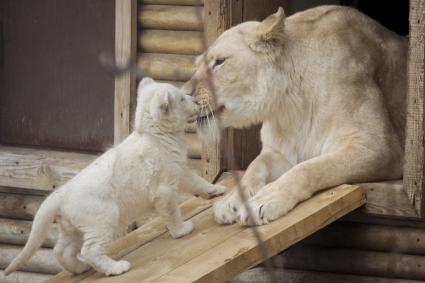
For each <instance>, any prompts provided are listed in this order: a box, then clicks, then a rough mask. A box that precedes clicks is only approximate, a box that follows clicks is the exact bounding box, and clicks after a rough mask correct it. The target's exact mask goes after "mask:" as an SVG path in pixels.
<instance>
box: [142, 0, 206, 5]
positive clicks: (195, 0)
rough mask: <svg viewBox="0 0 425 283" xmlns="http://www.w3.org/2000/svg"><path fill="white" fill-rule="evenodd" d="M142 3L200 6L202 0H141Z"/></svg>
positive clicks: (202, 2) (202, 3)
mask: <svg viewBox="0 0 425 283" xmlns="http://www.w3.org/2000/svg"><path fill="white" fill-rule="evenodd" d="M140 2H141V3H142V4H154V5H188V6H202V5H204V0H141V1H140Z"/></svg>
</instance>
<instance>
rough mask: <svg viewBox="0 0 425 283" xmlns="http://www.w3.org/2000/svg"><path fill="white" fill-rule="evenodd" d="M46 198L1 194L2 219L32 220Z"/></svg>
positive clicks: (0, 209)
mask: <svg viewBox="0 0 425 283" xmlns="http://www.w3.org/2000/svg"><path fill="white" fill-rule="evenodd" d="M44 199H45V196H35V195H21V194H8V193H0V217H3V218H15V219H26V220H31V219H33V218H34V215H35V213H36V212H37V210H38V208H39V207H40V204H41V203H42V202H43V200H44Z"/></svg>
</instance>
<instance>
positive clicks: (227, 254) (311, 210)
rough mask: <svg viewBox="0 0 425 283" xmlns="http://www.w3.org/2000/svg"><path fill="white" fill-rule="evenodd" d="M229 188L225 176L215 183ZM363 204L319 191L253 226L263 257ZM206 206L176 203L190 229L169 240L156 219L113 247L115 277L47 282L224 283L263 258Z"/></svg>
mask: <svg viewBox="0 0 425 283" xmlns="http://www.w3.org/2000/svg"><path fill="white" fill-rule="evenodd" d="M220 182H221V183H223V184H224V185H226V186H228V187H231V186H232V183H233V178H232V177H231V176H230V174H228V175H227V176H225V177H224V178H222V180H221V181H220ZM364 203H365V197H364V194H363V193H362V191H361V189H360V188H359V187H358V186H352V185H342V186H338V187H336V188H333V189H329V190H326V191H323V192H321V193H319V194H317V195H316V196H314V197H313V198H311V199H310V200H307V201H305V202H303V203H302V204H300V205H299V206H297V207H296V208H295V209H294V210H293V211H291V212H290V213H289V214H288V215H286V216H284V217H282V218H280V219H278V220H277V221H274V222H272V223H271V224H268V225H265V226H261V227H259V228H258V229H259V232H260V233H261V235H262V237H263V239H264V241H265V244H266V246H267V249H268V253H269V254H268V257H271V256H273V255H276V254H277V253H279V252H281V251H282V250H284V249H286V248H288V247H289V246H291V245H293V244H295V243H296V242H298V241H300V240H302V239H304V238H305V237H307V236H309V235H310V234H312V233H314V232H315V231H317V230H319V229H321V228H322V227H324V226H326V225H328V224H330V223H332V222H333V221H335V220H336V219H338V218H340V217H342V216H344V215H346V214H347V213H349V212H350V211H352V210H354V209H356V208H358V207H359V206H361V205H363V204H364ZM210 207H211V201H207V200H202V199H199V198H192V199H189V200H188V201H186V202H185V203H183V204H182V213H183V215H184V217H185V218H186V219H189V218H190V219H192V221H193V223H194V224H195V230H194V231H193V232H192V234H190V235H188V236H185V237H183V238H181V239H177V240H173V239H172V238H171V237H170V235H169V233H168V232H167V230H166V228H165V226H164V225H163V224H162V222H161V220H160V219H159V218H156V219H154V220H153V221H151V222H149V223H147V224H145V225H143V226H142V227H140V228H139V229H137V230H135V231H133V232H132V233H130V234H128V235H126V236H125V237H123V238H121V239H119V240H117V241H116V242H114V243H113V245H112V246H111V249H110V254H111V255H113V256H114V257H115V258H121V257H122V258H124V259H126V260H129V261H130V262H131V264H132V267H131V270H130V271H129V272H128V273H125V274H123V275H120V276H115V277H105V276H103V275H101V274H99V273H95V272H94V271H88V272H86V273H85V274H82V275H79V276H71V275H70V274H69V273H67V272H62V273H59V274H58V275H56V276H54V277H53V278H51V279H50V280H48V281H47V282H50V283H56V282H57V283H59V282H60V283H64V282H173V283H176V282H226V281H229V280H231V279H232V278H233V277H234V276H236V275H237V274H239V273H241V272H242V271H245V270H247V269H249V268H251V267H253V266H255V265H257V264H258V263H260V262H262V261H264V260H265V259H264V258H263V257H262V256H261V253H260V251H259V250H258V244H257V242H256V240H255V238H254V237H253V234H252V231H251V229H250V228H241V227H240V226H239V225H218V224H216V223H215V222H214V220H213V215H212V210H211V208H210Z"/></svg>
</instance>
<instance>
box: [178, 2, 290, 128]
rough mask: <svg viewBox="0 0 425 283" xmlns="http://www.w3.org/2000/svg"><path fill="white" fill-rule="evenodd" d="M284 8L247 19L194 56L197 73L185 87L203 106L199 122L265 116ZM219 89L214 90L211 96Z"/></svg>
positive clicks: (239, 122) (238, 122)
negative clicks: (257, 20)
mask: <svg viewBox="0 0 425 283" xmlns="http://www.w3.org/2000/svg"><path fill="white" fill-rule="evenodd" d="M284 21H285V14H284V12H283V9H282V8H279V10H278V11H277V12H276V13H275V14H272V15H270V16H269V17H267V18H266V19H265V20H263V21H262V22H253V21H252V22H245V23H242V24H239V25H237V26H235V27H232V28H230V29H229V30H227V31H225V32H224V33H223V34H221V35H220V37H219V38H218V39H217V40H216V41H215V42H214V44H212V45H211V46H210V47H209V48H208V50H206V52H205V53H204V54H202V55H200V56H199V57H198V58H197V60H196V67H197V68H196V72H195V73H194V75H193V76H192V78H191V79H190V81H188V82H187V83H186V84H185V85H184V86H183V88H182V89H183V91H185V92H186V93H192V94H193V95H194V96H195V98H196V101H197V103H198V104H199V105H200V106H201V114H200V117H199V118H198V126H199V127H200V129H201V132H202V129H203V128H206V127H210V126H211V123H212V122H213V121H212V119H213V117H215V118H220V120H221V122H222V125H223V126H225V127H227V126H232V127H245V126H249V125H251V124H253V123H259V122H261V121H263V119H264V115H265V113H267V112H268V111H269V110H268V108H269V107H270V103H268V100H269V99H268V97H267V96H268V95H269V93H270V87H271V86H270V84H269V82H270V80H275V79H278V78H273V77H270V76H273V74H276V73H277V72H276V69H279V68H280V67H279V66H280V61H279V59H280V57H281V55H282V53H283V50H284V45H285V42H284V38H285V36H284ZM213 93H215V95H213Z"/></svg>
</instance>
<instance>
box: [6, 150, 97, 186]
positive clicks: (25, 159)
mask: <svg viewBox="0 0 425 283" xmlns="http://www.w3.org/2000/svg"><path fill="white" fill-rule="evenodd" d="M95 158H96V155H93V154H81V153H72V152H63V151H53V150H40V149H30V148H17V147H9V146H0V186H9V187H19V188H27V189H38V190H48V191H50V190H53V189H55V188H57V187H59V186H60V185H61V184H63V183H65V182H66V181H68V180H69V179H71V178H72V177H74V176H75V175H76V174H77V173H78V172H79V171H80V170H81V169H83V168H84V167H86V166H87V165H88V164H89V163H90V162H91V161H93V160H94V159H95Z"/></svg>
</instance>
